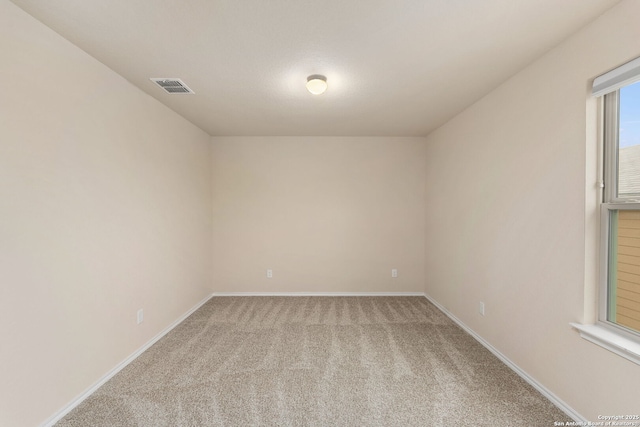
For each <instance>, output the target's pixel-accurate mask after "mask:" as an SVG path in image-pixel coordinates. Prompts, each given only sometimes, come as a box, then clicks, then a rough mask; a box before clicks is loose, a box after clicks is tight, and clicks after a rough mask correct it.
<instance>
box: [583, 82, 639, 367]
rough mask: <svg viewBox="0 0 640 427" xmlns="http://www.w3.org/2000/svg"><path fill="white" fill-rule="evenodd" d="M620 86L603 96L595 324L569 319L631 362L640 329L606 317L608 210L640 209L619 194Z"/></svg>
mask: <svg viewBox="0 0 640 427" xmlns="http://www.w3.org/2000/svg"><path fill="white" fill-rule="evenodd" d="M619 93H620V89H617V90H615V91H612V92H609V93H608V94H606V95H605V96H604V101H603V107H604V115H603V122H604V123H603V124H604V132H603V136H602V138H601V143H602V144H603V145H604V147H603V157H604V159H603V162H602V163H603V168H604V191H603V199H602V200H601V201H600V202H601V205H600V209H601V210H600V251H599V260H598V262H599V266H600V268H599V270H600V274H599V280H598V282H599V283H598V287H599V289H598V318H597V321H596V323H595V324H594V325H583V324H577V323H572V324H571V325H572V326H573V327H574V328H576V329H577V330H578V331H579V332H580V335H581V336H582V337H583V338H585V339H586V340H588V341H591V342H593V343H595V344H598V345H600V346H602V347H604V348H606V349H608V350H610V351H612V352H614V353H616V354H618V355H620V356H622V357H624V358H626V359H628V360H630V361H632V362H634V363H637V364H640V332H636V331H633V330H631V329H628V328H625V327H624V326H620V325H618V324H616V323H614V322H611V321H609V320H607V312H608V306H609V251H610V245H611V241H610V237H611V235H610V229H611V221H610V217H611V215H610V213H611V211H620V210H640V200H639V199H632V198H626V197H622V198H620V197H618V189H617V186H618V145H619V142H618V141H619V139H618V137H619V99H620V96H619Z"/></svg>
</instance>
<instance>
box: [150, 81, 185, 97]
mask: <svg viewBox="0 0 640 427" xmlns="http://www.w3.org/2000/svg"><path fill="white" fill-rule="evenodd" d="M150 80H151V81H152V82H154V83H155V84H157V85H158V86H160V87H161V88H162V89H164V91H165V92H167V93H170V94H172V95H173V94H176V93H195V92H194V91H192V90H191V89H189V86H187V85H186V84H184V82H183V81H182V80H180V79H174V78H166V77H165V78H152V79H150Z"/></svg>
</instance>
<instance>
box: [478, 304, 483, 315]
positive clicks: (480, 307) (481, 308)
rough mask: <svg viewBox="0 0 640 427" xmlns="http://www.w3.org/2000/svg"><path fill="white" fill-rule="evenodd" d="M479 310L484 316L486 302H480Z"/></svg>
mask: <svg viewBox="0 0 640 427" xmlns="http://www.w3.org/2000/svg"><path fill="white" fill-rule="evenodd" d="M478 312H479V313H480V314H481V315H483V316H484V303H483V302H480V305H479V306H478Z"/></svg>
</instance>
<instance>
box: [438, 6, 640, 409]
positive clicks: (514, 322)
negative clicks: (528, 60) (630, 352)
mask: <svg viewBox="0 0 640 427" xmlns="http://www.w3.org/2000/svg"><path fill="white" fill-rule="evenodd" d="M639 16H640V2H637V1H626V2H622V3H621V4H620V5H618V6H616V7H615V8H613V9H611V10H610V11H609V12H607V13H606V14H605V15H603V16H602V17H601V18H599V19H598V20H597V21H595V22H594V23H592V24H590V25H588V26H587V27H585V28H583V29H582V30H581V31H580V32H578V33H577V34H575V35H574V36H572V37H571V38H570V39H568V40H566V41H565V42H563V43H562V44H560V45H559V46H557V47H556V48H555V49H553V50H551V51H550V52H548V53H547V54H546V55H544V56H543V57H542V58H540V59H539V60H537V61H535V62H534V63H532V64H531V65H530V66H528V67H527V68H525V69H524V70H522V71H521V72H520V73H518V74H517V75H516V76H514V77H513V78H511V79H510V80H508V81H507V82H505V83H504V84H503V85H502V86H500V87H499V88H497V89H496V90H494V91H493V92H492V93H490V94H489V95H487V96H486V97H485V98H483V99H482V100H481V101H479V102H478V103H476V104H475V105H473V106H471V107H470V108H468V109H467V110H466V111H464V112H462V113H461V114H459V115H458V116H457V117H455V118H454V119H453V120H451V121H450V122H448V123H447V124H446V125H445V126H443V127H441V128H440V129H438V130H437V131H435V132H434V133H432V134H431V135H430V136H429V137H428V138H427V144H428V145H427V147H428V148H427V162H426V167H427V180H426V182H427V195H428V200H429V205H428V210H427V213H426V219H427V222H426V238H427V242H428V246H427V257H426V292H427V294H429V295H430V296H432V297H433V298H434V299H435V300H437V301H438V302H439V303H441V304H442V305H443V306H445V307H446V308H447V309H448V310H450V311H451V312H452V313H453V314H454V315H455V316H457V317H458V318H459V319H461V320H462V321H463V322H464V323H465V324H467V325H468V326H469V327H471V328H472V329H473V330H474V331H476V332H478V333H479V334H480V335H481V336H482V337H484V338H485V339H486V340H487V341H488V342H489V343H491V344H492V345H493V346H495V347H496V348H497V349H498V350H499V351H500V352H502V353H503V354H505V355H506V356H507V357H508V358H510V359H511V360H512V361H513V362H515V363H516V364H517V365H518V366H520V367H521V368H523V369H524V370H525V371H526V372H528V373H529V374H530V375H531V376H532V377H533V378H535V379H536V380H537V381H539V382H540V383H542V384H543V385H544V386H546V387H547V388H548V389H550V390H551V391H552V392H553V393H555V394H556V395H557V396H558V397H560V398H561V399H562V400H564V401H565V402H566V403H568V404H569V405H570V406H571V407H573V408H574V409H575V410H577V411H578V412H579V413H580V414H582V415H583V416H585V417H587V418H589V419H590V420H592V421H597V416H598V415H607V414H609V415H613V414H637V413H638V411H639V410H640V404H639V403H640V401H639V400H638V393H637V392H636V390H634V386H633V384H639V383H640V369H639V367H638V366H637V365H635V364H633V363H631V362H629V361H627V360H625V359H623V358H622V357H619V356H617V355H615V354H613V353H610V352H608V351H607V350H604V349H603V348H601V347H598V346H596V345H594V344H591V343H589V342H587V341H585V340H583V339H581V338H580V337H579V335H578V333H577V332H576V331H575V330H572V329H571V327H570V326H569V322H580V321H583V320H585V319H586V320H587V321H589V320H593V312H594V306H595V302H594V299H593V295H594V292H593V286H594V283H593V275H594V271H595V267H594V266H595V265H596V262H597V260H596V257H595V255H594V250H593V246H594V241H595V240H596V238H597V229H596V228H594V218H595V211H596V210H595V205H594V203H593V201H594V198H595V188H596V186H595V177H594V171H595V169H596V162H595V161H594V153H595V142H594V134H595V131H596V125H595V123H596V113H595V110H596V109H595V108H594V107H595V105H596V102H595V101H594V100H592V99H590V98H589V96H588V90H589V82H590V80H591V79H592V78H593V77H595V76H597V75H598V74H600V73H602V72H605V71H607V70H609V69H611V68H613V67H615V66H617V65H619V64H621V63H624V62H626V61H628V60H630V59H632V58H633V57H636V56H639V55H640V45H639V44H638V42H637V41H638V40H640V26H639V25H638V17H639ZM587 130H588V132H587ZM587 161H588V169H587V168H585V163H586V162H587ZM586 177H587V178H586ZM585 182H586V183H585ZM585 188H586V190H585ZM585 206H587V209H586V212H585ZM585 230H586V239H585ZM585 254H586V255H585ZM480 301H483V302H484V303H485V304H486V316H484V317H482V316H480V315H479V314H478V304H479V302H480Z"/></svg>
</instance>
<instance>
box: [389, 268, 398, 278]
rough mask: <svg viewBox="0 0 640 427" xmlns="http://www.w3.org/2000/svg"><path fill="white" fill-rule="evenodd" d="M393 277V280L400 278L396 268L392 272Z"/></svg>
mask: <svg viewBox="0 0 640 427" xmlns="http://www.w3.org/2000/svg"><path fill="white" fill-rule="evenodd" d="M391 277H393V278H396V277H398V269H396V268H394V269H392V270H391Z"/></svg>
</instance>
